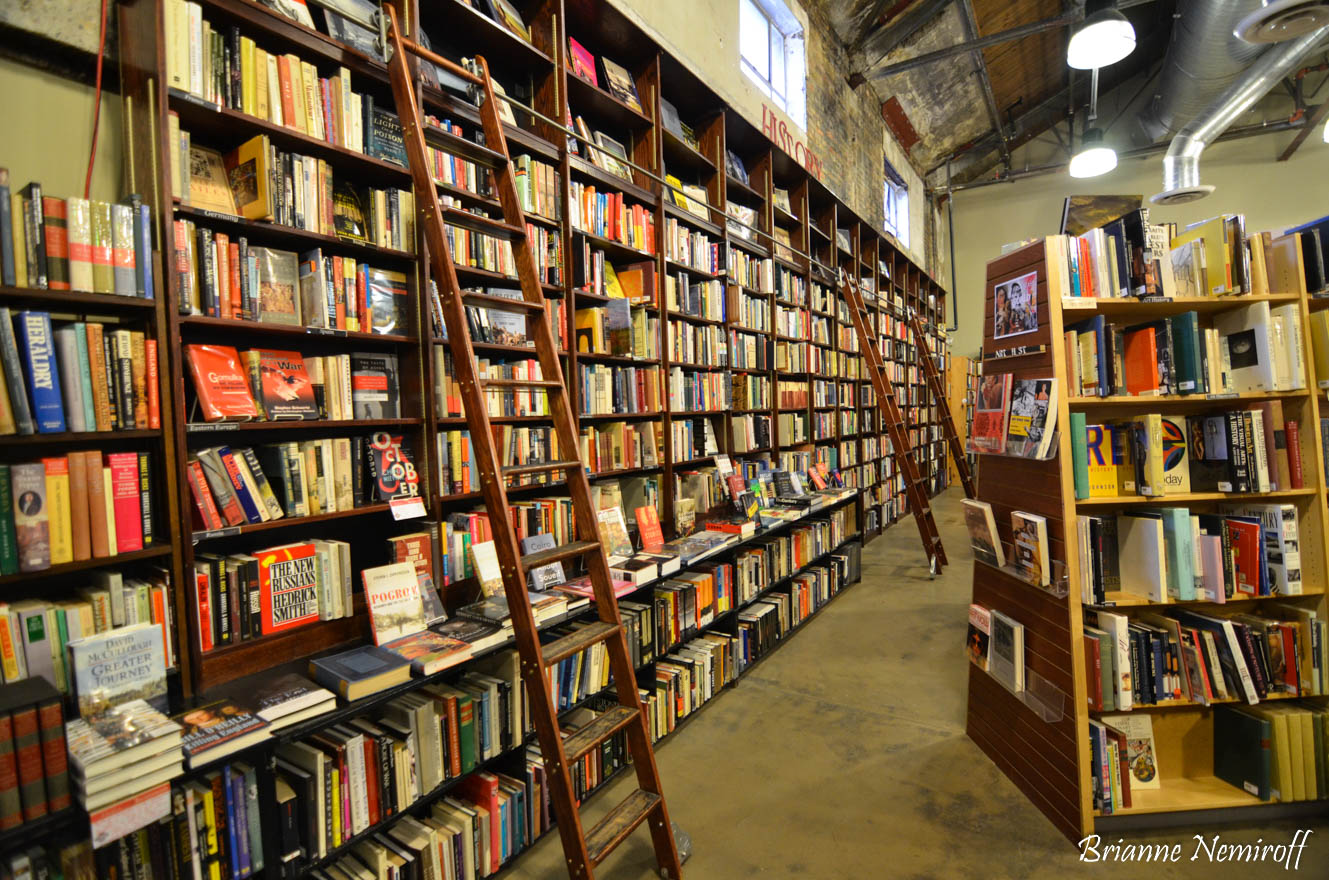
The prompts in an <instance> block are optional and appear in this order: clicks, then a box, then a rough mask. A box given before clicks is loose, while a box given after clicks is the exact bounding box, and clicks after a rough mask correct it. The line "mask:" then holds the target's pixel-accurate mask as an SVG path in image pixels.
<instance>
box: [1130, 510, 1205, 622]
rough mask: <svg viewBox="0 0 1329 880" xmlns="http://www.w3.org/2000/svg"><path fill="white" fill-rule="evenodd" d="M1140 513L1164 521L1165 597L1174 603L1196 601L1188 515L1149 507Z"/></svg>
mask: <svg viewBox="0 0 1329 880" xmlns="http://www.w3.org/2000/svg"><path fill="white" fill-rule="evenodd" d="M1140 512H1141V513H1150V514H1157V515H1158V516H1159V517H1160V518H1161V519H1162V520H1163V548H1164V550H1165V552H1166V553H1167V593H1168V596H1169V597H1170V598H1171V599H1173V600H1180V601H1182V602H1190V601H1194V599H1195V545H1194V540H1195V539H1194V536H1193V534H1192V532H1191V512H1190V509H1189V508H1186V507H1151V508H1146V509H1144V510H1141V511H1140Z"/></svg>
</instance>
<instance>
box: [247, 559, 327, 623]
mask: <svg viewBox="0 0 1329 880" xmlns="http://www.w3.org/2000/svg"><path fill="white" fill-rule="evenodd" d="M254 556H255V557H256V558H257V561H258V588H259V596H260V601H259V607H260V613H261V615H262V616H261V618H260V621H261V623H260V632H261V633H262V634H263V635H265V636H266V635H272V634H273V633H278V632H286V631H287V630H291V629H295V628H297V627H301V626H305V625H307V624H311V623H317V622H318V620H319V570H318V569H319V566H318V557H317V550H316V548H315V547H314V545H313V544H312V543H303V544H288V545H286V546H282V547H272V548H269V549H267V550H261V551H259V552H258V553H255V554H254Z"/></svg>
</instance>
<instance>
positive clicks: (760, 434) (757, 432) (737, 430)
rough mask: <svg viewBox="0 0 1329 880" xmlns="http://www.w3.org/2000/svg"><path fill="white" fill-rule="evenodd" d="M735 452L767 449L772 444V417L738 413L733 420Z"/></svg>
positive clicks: (733, 446) (733, 447)
mask: <svg viewBox="0 0 1329 880" xmlns="http://www.w3.org/2000/svg"><path fill="white" fill-rule="evenodd" d="M731 430H732V432H733V434H732V439H733V445H732V447H731V448H732V449H733V451H734V452H735V453H743V452H752V451H754V450H759V449H767V448H769V447H770V445H771V417H770V416H754V415H736V416H734V417H733V419H732V421H731Z"/></svg>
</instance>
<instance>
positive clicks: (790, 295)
mask: <svg viewBox="0 0 1329 880" xmlns="http://www.w3.org/2000/svg"><path fill="white" fill-rule="evenodd" d="M775 298H776V301H777V302H779V301H780V300H784V301H785V302H786V303H788V304H789V305H793V306H806V305H807V304H808V283H807V281H806V280H804V279H803V277H802V276H801V275H799V274H798V273H797V272H795V271H794V270H793V269H789V268H786V267H784V266H781V265H778V264H777V265H776V267H775Z"/></svg>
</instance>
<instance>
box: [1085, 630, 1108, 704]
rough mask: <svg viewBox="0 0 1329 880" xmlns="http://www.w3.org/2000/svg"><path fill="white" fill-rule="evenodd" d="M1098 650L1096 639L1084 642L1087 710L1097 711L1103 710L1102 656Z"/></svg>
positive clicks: (1087, 639) (1088, 639)
mask: <svg viewBox="0 0 1329 880" xmlns="http://www.w3.org/2000/svg"><path fill="white" fill-rule="evenodd" d="M1100 648H1101V646H1100V645H1099V643H1098V639H1090V638H1086V639H1085V640H1084V668H1085V677H1086V678H1087V679H1088V682H1087V683H1088V685H1089V708H1090V709H1095V710H1098V711H1102V709H1103V666H1102V663H1103V655H1102V654H1101V653H1100V650H1099V649H1100Z"/></svg>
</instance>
